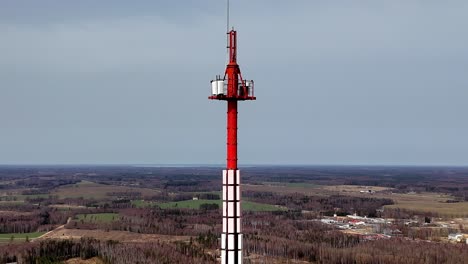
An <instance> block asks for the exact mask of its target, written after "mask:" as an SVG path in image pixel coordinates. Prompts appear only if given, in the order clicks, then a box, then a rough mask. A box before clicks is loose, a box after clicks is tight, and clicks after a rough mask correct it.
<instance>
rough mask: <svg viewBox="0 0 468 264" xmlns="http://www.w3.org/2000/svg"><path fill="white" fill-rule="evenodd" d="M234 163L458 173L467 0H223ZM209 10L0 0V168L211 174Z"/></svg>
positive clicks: (216, 54) (176, 4)
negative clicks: (181, 167) (230, 48)
mask: <svg viewBox="0 0 468 264" xmlns="http://www.w3.org/2000/svg"><path fill="white" fill-rule="evenodd" d="M231 11H232V13H231V18H232V19H231V25H232V26H235V27H236V29H237V30H238V41H239V55H238V61H239V64H240V66H241V70H242V72H243V75H244V77H245V78H247V79H254V80H255V83H256V95H257V98H258V100H257V101H255V102H241V103H240V110H239V119H240V120H239V129H240V131H239V162H240V163H241V164H356V165H358V164H369V165H393V164H401V165H468V163H467V161H468V117H467V115H468V34H467V29H468V15H467V14H468V1H465V0H460V1H456V0H453V1H451V0H448V1H436V0H420V1H417V0H414V1H409V0H400V1H399V0H394V1H390V0H387V1H384V0H380V1H379V0H369V1H329V0H323V1H318V0H317V1H311V0H291V1H286V0H281V1H274V0H231ZM225 31H226V14H225V1H222V0H197V1H188V0H186V1H183V0H174V1H162V0H161V1H156V0H148V1H124V0H120V1H116V0H113V1H95V0H81V1H72V0H67V1H66V0H56V1H53V0H41V1H35V0H30V1H25V0H24V1H23V0H2V1H0V122H1V123H0V164H44V163H46V164H64V163H66V164H91V163H93V164H95V163H105V164H109V163H117V164H121V163H125V164H223V163H224V162H225V155H226V154H225V153H226V151H225V140H226V136H225V133H226V130H225V122H226V121H225V115H226V104H225V102H217V101H209V100H208V99H207V97H208V96H209V92H210V83H209V81H210V80H211V79H212V78H214V77H215V75H217V74H222V73H223V72H224V67H225V62H226V50H225V46H226V39H225Z"/></svg>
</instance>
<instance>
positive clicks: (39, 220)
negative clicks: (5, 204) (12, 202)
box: [0, 208, 72, 234]
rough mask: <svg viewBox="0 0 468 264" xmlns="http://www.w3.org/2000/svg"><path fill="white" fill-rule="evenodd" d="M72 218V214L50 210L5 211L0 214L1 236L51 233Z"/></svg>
mask: <svg viewBox="0 0 468 264" xmlns="http://www.w3.org/2000/svg"><path fill="white" fill-rule="evenodd" d="M71 216H72V213H71V212H67V211H59V210H56V209H49V208H47V209H41V210H34V211H31V212H13V211H10V212H5V211H4V212H2V213H1V214H0V234H1V233H30V232H36V231H49V230H51V229H53V228H54V227H55V226H57V225H60V224H64V223H66V221H67V219H68V218H69V217H71Z"/></svg>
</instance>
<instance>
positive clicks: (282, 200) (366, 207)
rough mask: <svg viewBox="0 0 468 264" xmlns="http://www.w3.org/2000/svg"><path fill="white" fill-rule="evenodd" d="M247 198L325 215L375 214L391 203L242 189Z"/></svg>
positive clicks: (375, 199) (372, 199) (355, 198)
mask: <svg viewBox="0 0 468 264" xmlns="http://www.w3.org/2000/svg"><path fill="white" fill-rule="evenodd" d="M243 196H244V197H246V198H249V200H252V201H255V202H259V203H267V204H275V205H281V206H285V207H287V208H290V209H296V210H308V211H315V212H320V213H323V214H325V215H333V214H334V213H337V214H338V215H347V214H353V213H357V214H359V215H365V216H369V217H376V216H377V209H379V208H381V207H382V206H384V205H389V204H393V201H392V200H391V199H382V198H373V197H353V196H344V195H331V196H329V197H323V196H307V195H304V194H299V193H296V194H278V193H273V192H255V191H244V192H243Z"/></svg>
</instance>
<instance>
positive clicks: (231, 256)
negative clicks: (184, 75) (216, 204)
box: [208, 29, 256, 264]
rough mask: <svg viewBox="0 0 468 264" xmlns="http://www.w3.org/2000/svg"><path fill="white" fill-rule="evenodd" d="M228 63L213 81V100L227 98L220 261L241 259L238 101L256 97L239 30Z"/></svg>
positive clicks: (230, 263)
mask: <svg viewBox="0 0 468 264" xmlns="http://www.w3.org/2000/svg"><path fill="white" fill-rule="evenodd" d="M227 34H228V42H229V44H228V49H229V63H228V65H227V66H226V71H225V73H224V76H223V77H221V76H217V77H216V79H215V80H212V81H211V96H210V97H208V98H209V99H212V100H224V101H227V166H226V169H225V170H223V231H222V234H221V264H240V263H242V229H241V225H242V221H241V190H240V172H239V169H238V168H237V102H238V101H245V100H255V99H256V98H255V96H254V82H253V81H252V80H244V79H242V75H241V71H240V68H239V65H238V64H237V32H236V31H235V30H234V29H233V30H231V31H229V32H228V33H227Z"/></svg>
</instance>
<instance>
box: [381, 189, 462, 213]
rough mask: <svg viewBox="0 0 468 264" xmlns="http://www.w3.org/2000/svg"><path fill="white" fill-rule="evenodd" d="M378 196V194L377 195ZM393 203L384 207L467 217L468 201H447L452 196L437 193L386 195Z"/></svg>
mask: <svg viewBox="0 0 468 264" xmlns="http://www.w3.org/2000/svg"><path fill="white" fill-rule="evenodd" d="M378 197H379V196H378ZM386 198H390V199H392V200H394V201H395V204H392V205H386V206H385V208H401V209H408V210H413V211H420V212H435V213H438V214H440V215H441V216H446V217H468V202H460V203H447V202H446V201H447V200H451V199H453V197H452V196H449V195H444V194H437V193H418V194H392V195H387V196H386Z"/></svg>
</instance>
